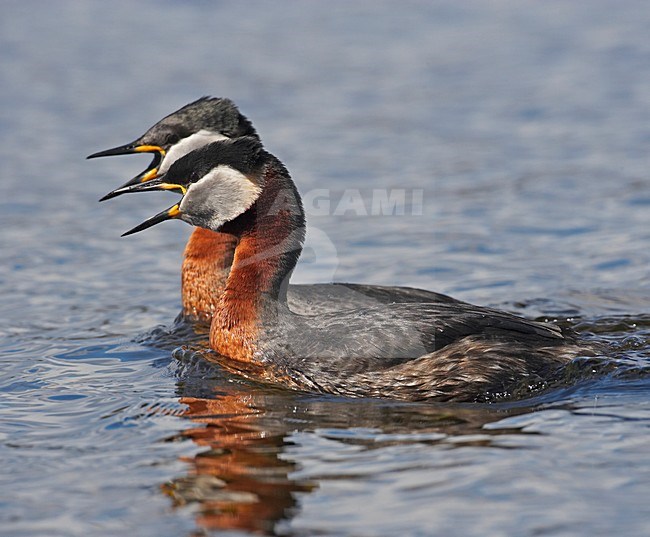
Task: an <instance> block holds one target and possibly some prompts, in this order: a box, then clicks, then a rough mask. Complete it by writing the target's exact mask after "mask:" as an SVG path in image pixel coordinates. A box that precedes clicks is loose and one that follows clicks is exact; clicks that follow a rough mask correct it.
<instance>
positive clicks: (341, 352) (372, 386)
mask: <svg viewBox="0 0 650 537" xmlns="http://www.w3.org/2000/svg"><path fill="white" fill-rule="evenodd" d="M169 185H177V186H178V187H179V188H182V189H184V190H186V193H185V194H184V196H183V198H182V199H181V201H180V203H178V204H176V205H174V206H173V207H171V208H170V209H168V210H166V211H163V212H161V213H159V214H157V215H156V216H154V217H152V218H150V219H148V220H146V221H145V222H143V223H142V224H140V225H139V226H137V227H135V228H133V229H132V230H130V231H128V232H127V233H125V235H128V234H131V233H135V232H138V231H142V230H144V229H146V228H148V227H150V226H153V225H155V224H158V223H159V222H162V221H164V220H168V219H181V220H184V221H185V222H188V223H190V224H192V225H195V226H201V227H205V228H208V229H211V230H213V231H220V232H222V233H227V234H230V235H232V236H234V237H235V238H236V240H237V247H236V249H235V255H234V259H233V263H232V268H231V270H230V274H229V276H228V280H227V283H226V288H225V290H224V291H223V293H222V295H221V297H220V299H219V302H218V304H217V305H216V309H215V312H214V314H213V317H212V322H211V327H210V346H211V347H212V348H213V349H214V350H215V351H216V352H217V353H218V355H219V357H218V358H217V360H218V361H219V363H220V364H222V365H223V366H224V367H225V368H227V369H229V370H231V371H233V372H236V373H238V374H241V375H244V376H247V377H250V378H254V379H258V380H266V381H271V382H275V383H280V384H283V385H285V386H289V387H292V388H297V389H303V390H312V391H318V392H325V393H331V394H340V395H347V396H378V397H393V398H397V399H404V400H454V401H476V400H484V399H485V398H488V397H489V396H490V394H495V393H504V392H505V393H507V392H508V390H509V389H510V388H512V386H513V385H514V384H516V383H517V382H520V381H522V380H523V379H527V380H528V381H529V382H530V383H535V382H537V381H539V380H540V379H544V378H546V377H547V376H548V375H550V374H551V373H552V372H554V371H555V370H557V369H558V368H559V367H560V366H561V365H563V364H566V363H567V362H568V361H569V360H570V359H571V358H573V357H575V356H576V355H577V354H578V353H580V352H581V351H582V348H581V347H579V346H578V345H576V344H575V342H574V341H573V340H572V338H571V336H569V335H565V334H563V333H562V331H561V329H560V328H558V327H556V326H553V325H550V324H545V323H539V322H535V321H529V320H526V319H523V318H520V317H517V316H514V315H511V314H509V313H505V312H501V311H497V310H493V309H488V308H483V307H479V306H474V305H471V304H467V303H463V302H437V303H403V304H395V303H392V304H380V305H375V306H372V307H365V306H363V307H359V308H356V309H349V310H341V311H337V312H335V313H321V314H315V315H299V314H297V313H295V312H294V311H292V310H291V308H290V306H289V305H288V303H287V294H286V290H287V284H288V281H289V277H290V274H291V272H292V270H293V268H294V267H295V265H296V262H297V261H298V257H299V256H300V252H301V249H302V241H303V238H304V233H305V217H304V213H303V209H302V204H301V200H300V197H299V195H298V192H297V190H296V187H295V185H294V183H293V181H292V180H291V178H290V176H289V173H288V172H287V170H286V168H285V167H284V166H283V164H282V163H281V162H280V161H279V160H278V159H277V158H275V157H274V156H272V155H271V154H269V153H268V152H266V151H265V150H264V149H263V148H262V145H261V144H260V142H259V141H258V140H257V139H255V138H252V137H244V138H239V139H237V140H228V141H220V142H214V143H211V144H209V145H207V146H204V147H202V148H200V149H197V150H195V151H193V152H192V153H190V154H188V155H186V156H184V157H182V158H181V159H179V160H178V161H176V162H175V163H174V164H173V165H172V166H171V167H170V168H169V170H168V171H167V173H166V174H165V175H164V176H161V177H159V178H158V179H156V180H154V181H151V182H150V184H148V185H142V186H141V187H140V188H139V189H140V190H152V189H156V188H162V189H165V188H169Z"/></svg>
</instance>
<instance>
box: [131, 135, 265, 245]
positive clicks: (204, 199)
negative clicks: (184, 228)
mask: <svg viewBox="0 0 650 537" xmlns="http://www.w3.org/2000/svg"><path fill="white" fill-rule="evenodd" d="M266 156H267V153H266V152H265V151H264V149H263V147H262V144H261V142H260V141H259V139H258V138H257V137H252V136H246V137H241V138H237V139H235V140H229V139H226V140H222V141H218V142H212V143H210V144H208V145H204V146H202V147H200V148H199V149H196V150H194V151H192V152H191V153H188V154H187V155H184V156H183V157H181V158H179V159H178V160H177V161H175V162H174V163H173V164H172V165H171V166H170V167H169V169H168V170H167V172H166V173H165V174H164V175H161V176H159V177H158V178H156V179H154V180H151V181H149V182H147V183H145V184H140V185H136V186H134V187H132V188H131V191H148V190H178V191H180V192H182V193H183V198H182V199H181V201H180V202H179V203H177V204H175V205H173V206H172V207H170V208H169V209H167V210H165V211H162V212H161V213H158V214H157V215H155V216H153V217H151V218H149V219H148V220H146V221H145V222H143V223H142V224H140V225H139V226H136V227H135V228H133V229H131V230H130V231H127V232H126V233H124V234H123V235H122V236H126V235H131V234H132V233H137V232H139V231H142V230H144V229H147V228H149V227H151V226H153V225H155V224H158V223H160V222H163V221H164V220H169V219H173V218H177V219H180V220H183V221H184V222H187V223H188V224H191V225H193V226H198V227H203V228H207V229H211V230H212V231H220V229H221V227H222V226H223V225H224V224H225V223H226V222H230V221H232V220H234V219H235V218H237V217H238V216H239V215H241V214H243V213H244V212H246V211H247V210H248V209H250V208H251V206H252V205H253V204H254V203H255V201H257V199H258V198H259V196H260V194H261V192H262V189H263V188H264V177H263V165H264V162H265V159H266Z"/></svg>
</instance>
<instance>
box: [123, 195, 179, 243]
mask: <svg viewBox="0 0 650 537" xmlns="http://www.w3.org/2000/svg"><path fill="white" fill-rule="evenodd" d="M180 216H181V211H180V209H179V208H178V203H177V204H176V205H174V206H173V207H170V208H169V209H167V210H165V211H162V212H160V213H158V214H157V215H156V216H152V217H151V218H149V219H147V220H145V221H144V222H142V224H140V225H138V226H135V227H134V228H133V229H130V230H129V231H127V232H126V233H122V237H126V236H127V235H132V234H133V233H138V232H139V231H143V230H145V229H147V228H150V227H151V226H155V225H156V224H160V222H164V221H165V220H171V219H173V218H179V217H180Z"/></svg>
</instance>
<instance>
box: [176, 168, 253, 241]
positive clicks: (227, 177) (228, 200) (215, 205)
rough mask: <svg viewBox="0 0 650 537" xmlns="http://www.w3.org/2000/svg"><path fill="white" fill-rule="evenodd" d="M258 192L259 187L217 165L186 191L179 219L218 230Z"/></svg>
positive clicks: (241, 211) (244, 177) (244, 208)
mask: <svg viewBox="0 0 650 537" xmlns="http://www.w3.org/2000/svg"><path fill="white" fill-rule="evenodd" d="M261 192H262V188H261V187H260V186H258V185H256V184H255V183H253V182H252V181H251V180H250V179H248V178H247V177H246V176H245V175H244V174H243V173H241V172H239V171H237V170H235V169H233V168H231V167H230V166H226V165H221V166H217V167H216V168H215V169H213V170H212V171H210V173H208V174H207V175H205V176H203V177H202V178H201V179H199V180H198V181H197V182H196V183H192V184H191V185H190V187H189V188H188V190H187V194H185V196H183V199H182V201H181V204H180V210H181V213H182V214H183V216H182V219H183V220H185V221H186V222H188V223H190V224H192V225H195V226H200V227H205V228H208V229H212V230H213V231H218V230H219V228H220V227H221V226H222V225H223V224H224V223H226V222H229V221H231V220H234V219H235V218H237V217H238V216H239V215H240V214H242V213H243V212H244V211H246V210H248V209H249V208H250V207H251V205H253V203H255V200H257V198H258V197H259V195H260V193H261Z"/></svg>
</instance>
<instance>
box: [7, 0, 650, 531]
mask: <svg viewBox="0 0 650 537" xmlns="http://www.w3.org/2000/svg"><path fill="white" fill-rule="evenodd" d="M648 28H650V10H649V9H647V4H646V3H645V2H643V1H641V0H638V1H635V0H631V1H628V2H624V3H620V2H613V1H605V0H588V1H587V0H578V1H573V2H560V1H555V0H551V1H547V2H534V1H529V0H523V1H518V2H511V1H506V0H503V1H501V0H499V1H495V2H479V1H473V0H470V1H463V2H453V1H451V0H439V1H433V2H431V1H418V0H414V1H406V2H391V1H383V0H382V1H373V2H347V1H343V0H334V1H329V2H316V1H305V2H290V1H288V0H287V1H284V0H282V1H278V2H272V3H271V2H262V1H261V0H259V1H250V2H235V1H229V0H228V1H220V2H202V1H193V2H153V1H149V0H142V1H140V2H138V3H133V2H126V1H116V2H100V1H88V2H84V3H79V2H73V1H71V0H62V1H59V2H46V1H39V0H34V1H30V2H12V1H10V2H3V3H2V4H1V5H0V50H1V51H2V52H1V54H2V68H1V69H0V88H1V90H0V161H1V162H2V166H1V167H0V175H1V177H2V186H3V196H2V197H1V198H0V221H1V224H2V226H1V227H2V233H1V234H0V249H1V251H2V258H3V263H2V264H0V285H1V288H2V301H1V302H0V315H1V319H2V322H1V323H0V338H1V339H0V355H1V361H0V462H1V466H2V472H0V491H2V492H1V493H0V521H1V524H0V534H2V535H7V536H12V537H16V536H29V537H34V536H47V537H51V536H55V537H58V536H65V537H68V536H84V537H87V536H113V535H137V536H144V537H146V536H156V537H164V536H170V537H171V536H178V535H183V536H187V537H190V536H192V537H195V536H202V535H251V534H260V533H262V534H270V535H292V536H307V535H328V536H329V535H337V536H339V535H340V536H348V535H349V536H352V535H354V536H386V537H388V536H395V535H413V536H429V535H441V536H442V535H444V536H449V535H458V536H492V535H493V536H503V535H521V536H542V535H544V536H567V535H589V536H595V535H603V536H604V535H607V536H609V535H621V536H623V535H645V534H647V532H648V528H649V527H650V507H649V503H648V499H647V496H648V491H649V490H650V450H649V449H648V446H649V445H650V398H649V396H650V378H649V376H648V372H649V371H650V369H649V368H650V350H649V349H650V345H649V339H650V268H649V267H650V247H649V246H650V204H649V203H648V200H649V199H650V177H649V175H648V170H649V169H650V39H649V38H648ZM207 94H211V95H216V96H227V97H230V98H232V99H233V100H235V102H237V103H238V105H239V106H240V108H241V110H242V111H243V112H244V113H245V114H246V115H247V116H248V117H250V118H251V120H252V121H253V122H254V124H255V126H256V128H257V129H258V131H259V133H260V134H261V136H262V138H263V140H264V142H265V144H266V146H267V148H268V149H269V150H270V151H271V152H273V153H274V154H276V155H277V156H278V157H279V158H281V159H282V161H283V162H284V163H285V164H286V165H287V167H288V168H289V170H290V171H291V173H292V175H293V177H294V179H295V181H296V183H297V185H298V188H299V189H300V191H301V192H302V194H303V195H304V196H305V198H306V199H307V198H308V197H309V196H311V198H309V199H311V200H312V201H314V200H321V202H322V203H326V205H322V204H321V205H317V204H316V202H314V203H313V204H312V206H311V207H310V206H309V205H308V222H309V229H310V231H309V243H308V245H307V248H306V251H305V255H304V256H303V260H302V262H301V264H300V265H299V267H298V269H297V270H296V273H295V275H294V281H296V282H318V281H331V280H339V281H364V282H371V283H377V284H401V285H414V286H418V287H424V288H429V289H433V290H436V291H440V292H444V293H448V294H452V295H454V296H456V297H458V298H461V299H464V300H468V301H471V302H474V303H478V304H485V305H491V306H497V307H500V308H504V309H508V310H510V311H514V312H517V313H519V314H522V315H525V316H528V317H532V318H544V319H549V320H557V321H558V322H561V323H563V324H567V325H570V326H573V327H574V328H575V329H576V330H577V331H578V332H579V333H580V334H581V337H583V338H585V339H589V340H594V341H598V342H599V343H603V344H607V345H608V346H609V347H608V348H609V350H608V353H607V356H605V357H604V358H603V359H602V360H600V361H597V362H579V363H576V364H574V365H573V366H572V368H571V369H570V370H569V371H568V372H567V377H566V379H565V382H564V383H562V385H559V386H557V387H555V388H554V389H551V390H548V391H544V392H540V393H531V394H529V398H528V399H525V400H523V401H519V402H516V403H508V404H496V405H461V406H458V405H433V404H430V405H422V404H405V403H395V402H391V401H385V400H350V399H341V398H333V397H328V396H319V395H309V394H299V393H292V392H288V391H283V390H278V389H274V388H271V387H265V386H261V385H257V384H255V383H251V382H247V381H244V380H242V379H239V378H237V377H234V376H231V375H228V374H226V373H224V372H223V371H221V370H220V369H219V368H218V367H217V366H215V365H211V364H210V363H209V362H208V361H206V359H205V357H203V356H202V355H201V354H200V353H198V354H197V353H196V352H194V351H193V350H192V349H194V348H195V346H196V344H197V341H199V342H200V340H201V337H200V335H199V337H198V339H197V337H196V336H195V335H191V334H190V333H188V332H186V331H179V330H178V329H177V328H175V327H174V324H173V321H174V318H175V317H176V315H177V313H178V311H179V309H180V300H179V286H180V279H179V271H180V261H181V254H182V249H183V244H184V241H185V240H186V238H187V236H188V234H189V232H190V231H191V230H190V228H189V227H188V226H186V225H183V224H181V223H179V222H168V223H164V224H162V225H160V226H156V227H155V228H153V229H151V230H149V231H147V232H146V233H142V234H139V235H135V236H133V237H129V238H128V239H121V238H119V235H120V234H121V233H122V232H123V231H125V230H127V229H130V228H131V227H132V226H134V225H136V224H138V223H139V222H141V221H142V220H144V219H145V218H147V217H148V216H151V215H152V214H155V213H157V212H158V211H160V210H161V209H163V208H165V207H168V206H169V205H170V204H171V202H170V200H171V199H172V198H171V197H170V194H164V193H160V194H149V195H142V196H132V197H128V196H124V197H122V198H119V199H117V200H113V201H110V202H106V203H103V204H101V205H99V204H98V203H97V199H98V198H100V197H101V196H102V195H104V194H105V193H106V192H108V191H109V190H111V189H112V188H114V187H116V186H118V185H120V184H122V183H123V182H124V181H126V180H127V179H129V178H130V177H132V176H133V175H135V174H136V173H138V172H140V171H141V170H142V169H144V168H145V166H146V165H147V164H148V162H149V159H148V158H147V157H145V156H131V157H121V158H118V157H116V158H113V159H110V160H108V159H107V160H102V161H85V160H84V157H85V156H86V155H88V154H90V153H93V152H95V151H98V150H101V149H106V148H109V147H114V146H116V145H121V144H124V143H127V142H130V141H132V140H133V139H135V138H136V137H138V136H139V135H140V134H142V133H143V132H144V131H145V130H146V129H147V128H148V127H149V126H150V125H151V124H153V123H155V122H156V121H157V120H159V119H160V118H162V117H163V116H164V115H166V114H168V113H170V112H171V111H173V110H175V109H177V108H179V107H180V106H182V105H183V104H185V103H187V102H190V101H192V100H194V99H196V98H198V97H200V96H202V95H207ZM317 189H325V191H324V192H323V191H319V190H317ZM375 190H379V191H381V192H389V191H390V192H394V193H397V194H395V195H397V196H398V198H397V199H402V198H400V197H399V196H401V195H402V194H403V195H404V198H403V200H404V204H403V205H400V207H401V212H403V213H404V214H391V212H390V211H389V212H388V213H389V214H385V213H379V212H378V211H376V210H375V211H373V199H372V198H373V195H374V191H375ZM419 191H421V192H422V196H421V203H420V202H419V201H418V200H419V199H420V197H419V194H415V197H414V193H416V192H419ZM359 200H361V204H359ZM400 203H401V202H400ZM342 204H343V205H342ZM323 207H325V209H324V210H323ZM319 208H320V209H319ZM193 345H194V346H193ZM199 347H200V345H199Z"/></svg>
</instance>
